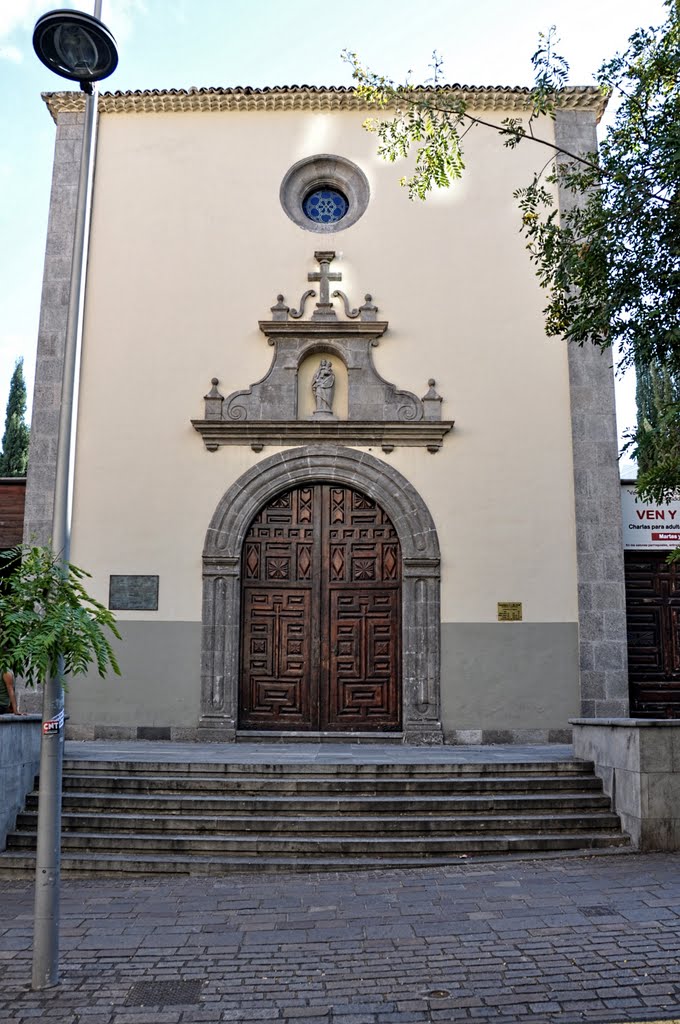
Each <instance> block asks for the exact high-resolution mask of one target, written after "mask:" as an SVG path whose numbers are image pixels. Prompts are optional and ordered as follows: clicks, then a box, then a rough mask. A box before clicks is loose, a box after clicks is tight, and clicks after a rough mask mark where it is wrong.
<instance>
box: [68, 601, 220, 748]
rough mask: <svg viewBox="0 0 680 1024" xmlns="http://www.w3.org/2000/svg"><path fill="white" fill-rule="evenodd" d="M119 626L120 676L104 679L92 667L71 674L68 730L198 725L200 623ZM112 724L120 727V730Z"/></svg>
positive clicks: (79, 734) (125, 732) (87, 732)
mask: <svg viewBox="0 0 680 1024" xmlns="http://www.w3.org/2000/svg"><path fill="white" fill-rule="evenodd" d="M118 628H119V630H120V633H121V635H122V637H123V642H122V643H118V642H117V643H116V655H117V657H118V661H119V663H120V668H121V672H122V676H121V677H120V678H119V677H118V676H115V675H113V674H111V675H108V676H107V677H106V679H100V678H99V676H98V675H97V674H96V673H94V674H90V675H88V676H83V677H81V678H79V679H72V680H70V682H69V688H68V692H67V694H66V711H67V714H68V715H69V716H70V722H69V724H68V725H67V727H66V736H67V737H71V738H73V739H79V738H88V739H89V738H95V737H96V738H99V737H100V736H101V738H104V736H106V737H110V738H116V737H117V736H118V737H120V738H123V737H127V736H129V735H135V733H136V730H137V727H142V728H155V729H158V728H167V727H172V726H175V727H189V728H194V729H195V727H196V725H197V724H198V717H199V715H200V710H201V623H200V622H153V621H151V622H150V621H145V622H141V621H137V622H119V623H118ZM95 727H100V729H99V732H97V729H96V728H95ZM111 727H122V728H121V730H120V732H118V733H117V732H116V731H115V729H114V730H113V731H111ZM130 727H132V728H133V729H134V730H135V733H133V734H131V733H130V731H129V730H130ZM93 729H94V730H95V731H94V732H93ZM149 738H154V737H153V736H150V737H149ZM155 738H163V737H159V736H157V737H155ZM167 738H168V739H169V738H170V737H169V736H168V737H167ZM173 738H176V739H179V738H180V737H179V736H178V735H176V736H173Z"/></svg>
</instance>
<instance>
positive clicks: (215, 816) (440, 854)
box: [0, 760, 629, 876]
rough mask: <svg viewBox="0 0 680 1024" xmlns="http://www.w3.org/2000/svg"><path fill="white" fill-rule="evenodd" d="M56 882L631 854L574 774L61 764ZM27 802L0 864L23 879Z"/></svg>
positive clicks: (30, 822) (594, 783) (33, 820)
mask: <svg viewBox="0 0 680 1024" xmlns="http://www.w3.org/2000/svg"><path fill="white" fill-rule="evenodd" d="M63 793H64V796H63V818H62V829H63V839H62V871H63V872H64V874H70V873H73V874H76V875H80V876H83V875H96V874H100V873H102V874H109V875H117V874H119V873H129V874H131V875H140V874H144V875H147V874H211V875H221V874H226V873H229V872H232V871H251V870H254V871H276V870H282V871H289V870H347V869H360V868H375V867H422V866H425V865H434V864H450V863H456V862H458V861H460V860H461V859H462V858H468V857H475V856H484V855H486V856H493V857H497V856H503V855H507V854H517V853H522V854H524V855H526V854H534V853H535V854H545V853H546V852H553V853H558V852H561V851H574V850H576V851H594V850H608V849H612V848H616V847H626V846H629V839H628V837H627V836H626V835H625V834H623V833H622V832H621V826H620V822H619V819H618V817H617V815H616V814H614V813H612V811H611V807H610V802H609V798H608V797H606V796H605V795H604V794H603V792H602V784H601V782H600V780H599V779H598V778H597V777H596V776H595V775H594V773H593V766H592V765H591V764H587V763H585V762H579V761H549V762H546V761H542V762H524V763H513V762H503V763H467V762H466V763H447V764H432V763H428V764H424V763H413V764H386V763H385V764H382V763H381V764H375V763H362V764H356V763H354V764H335V763H334V764H325V763H321V764H319V763H315V764H304V763H285V762H284V763H271V764H239V763H229V764H221V763H217V764H210V763H191V764H188V763H172V762H168V763H148V762H147V763H145V762H142V761H127V762H119V761H89V760H88V761H85V760H67V761H65V763H64V782H63ZM37 808H38V793H37V790H35V791H34V792H33V793H31V794H29V796H28V800H27V805H26V809H25V811H24V812H23V813H21V814H20V815H19V817H18V819H17V825H16V829H15V831H13V832H11V833H10V835H9V837H8V840H7V850H6V851H5V852H4V853H2V854H0V876H1V875H2V874H7V873H11V874H12V875H14V876H20V875H22V874H30V873H31V872H33V871H34V870H35V845H36V826H37Z"/></svg>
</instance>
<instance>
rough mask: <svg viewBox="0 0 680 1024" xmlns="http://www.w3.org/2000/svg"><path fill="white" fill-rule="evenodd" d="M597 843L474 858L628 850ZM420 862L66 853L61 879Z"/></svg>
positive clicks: (9, 865)
mask: <svg viewBox="0 0 680 1024" xmlns="http://www.w3.org/2000/svg"><path fill="white" fill-rule="evenodd" d="M599 838H600V837H596V836H593V835H588V836H584V837H570V842H569V844H566V845H565V843H564V840H563V839H562V838H560V843H559V845H558V846H555V847H552V848H543V849H540V850H539V849H535V848H533V847H529V848H520V847H519V846H518V845H516V844H514V843H513V841H512V837H510V839H509V841H508V846H507V848H506V849H505V850H500V851H495V852H494V851H488V852H486V853H481V854H478V855H477V856H478V858H479V859H480V860H482V861H484V860H498V859H499V858H502V859H505V858H507V857H519V858H522V857H524V858H526V857H531V858H532V859H540V858H542V857H553V856H555V855H558V856H560V857H569V856H580V855H581V854H583V853H584V852H587V854H588V856H591V857H592V856H597V855H599V854H606V855H607V856H611V855H612V854H617V853H626V852H627V850H626V846H627V845H628V844H627V842H626V840H625V838H622V837H619V841H618V842H617V843H614V844H612V842H611V839H610V837H606V838H605V841H604V842H600V841H597V840H599ZM471 856H472V855H471V854H469V853H457V854H453V853H451V854H449V855H448V856H443V857H435V856H433V857H428V858H427V861H426V865H427V867H439V866H441V867H445V866H446V865H449V864H465V863H466V861H467V860H468V859H469V858H471ZM423 866H424V863H423V858H422V857H421V856H418V857H390V859H389V861H388V862H386V861H385V859H384V858H381V857H375V856H365V857H356V856H355V857H318V858H316V857H315V858H309V857H262V856H258V855H256V856H252V855H243V856H231V857H219V858H218V857H200V856H192V857H191V858H187V857H186V856H184V855H181V856H174V855H170V854H168V855H166V856H164V857H163V858H162V860H159V859H158V858H157V857H154V856H145V855H144V854H139V853H135V854H133V855H131V856H126V855H124V854H120V853H110V854H106V853H102V852H97V853H96V854H87V853H83V852H77V853H69V852H65V853H64V854H63V856H62V858H61V869H62V872H63V873H64V875H67V876H71V877H75V878H91V877H96V876H98V875H105V876H111V877H119V876H120V875H125V874H127V875H128V876H133V877H134V876H142V877H149V876H153V875H161V876H162V875H187V876H188V875H214V876H222V875H229V874H246V873H247V874H252V873H257V874H260V873H262V872H265V873H271V872H292V871H299V872H312V871H321V872H325V871H371V870H373V871H375V870H380V871H384V870H385V868H386V867H389V868H390V869H399V868H402V869H409V868H422V867H423ZM35 867H36V865H35V854H34V853H31V852H25V851H15V850H8V851H6V852H5V853H1V854H0V877H2V876H3V875H5V876H10V877H12V878H33V877H34V876H35Z"/></svg>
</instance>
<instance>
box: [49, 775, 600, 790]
mask: <svg viewBox="0 0 680 1024" xmlns="http://www.w3.org/2000/svg"><path fill="white" fill-rule="evenodd" d="M63 789H64V792H65V793H66V792H69V791H70V790H74V789H77V790H79V791H82V790H88V791H90V792H105V791H109V790H112V791H114V792H117V793H121V792H130V793H134V792H146V793H149V792H154V793H182V792H184V793H186V792H191V793H228V792H236V793H239V794H243V793H309V792H313V793H337V794H339V795H342V796H344V795H346V794H351V793H381V794H389V793H420V794H426V793H443V792H445V793H464V792H468V793H469V792H475V793H483V792H495V791H497V790H502V791H504V792H508V793H509V792H518V793H522V792H533V793H535V792H538V791H551V792H565V791H568V792H573V791H574V790H576V789H577V790H579V791H581V790H593V791H597V790H598V789H601V782H600V780H599V779H598V778H596V777H595V776H587V775H586V776H582V777H577V778H570V777H569V776H564V777H563V776H559V775H557V776H552V775H548V774H545V773H544V774H541V775H535V776H525V775H519V776H515V775H512V776H509V777H508V776H504V775H482V776H480V775H473V776H466V777H457V776H454V777H451V776H448V775H444V774H441V773H439V774H438V775H435V776H427V777H425V778H421V779H416V778H411V777H408V776H399V777H397V776H394V777H389V778H379V777H374V778H356V777H354V776H351V775H345V774H342V775H329V776H319V777H315V776H311V775H305V776H301V777H296V776H294V775H290V776H286V777H283V778H279V777H276V776H272V777H271V778H269V777H268V778H263V777H261V776H255V775H240V776H238V777H230V776H224V775H223V776H215V775H200V776H199V775H196V776H194V775H177V776H174V777H172V776H163V775H152V774H150V775H141V774H134V775H124V774H96V773H95V774H87V775H83V774H76V773H75V772H68V773H65V774H64V778H63Z"/></svg>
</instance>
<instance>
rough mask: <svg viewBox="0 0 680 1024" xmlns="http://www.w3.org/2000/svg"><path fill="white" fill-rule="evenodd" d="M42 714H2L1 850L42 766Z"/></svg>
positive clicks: (0, 774) (0, 750)
mask: <svg viewBox="0 0 680 1024" xmlns="http://www.w3.org/2000/svg"><path fill="white" fill-rule="evenodd" d="M40 728H41V716H40V715H0V850H4V849H5V843H6V841H7V833H8V832H9V831H11V829H13V828H14V824H15V821H16V816H17V814H18V813H19V811H20V810H21V809H22V807H23V806H24V801H25V800H26V794H27V793H30V791H31V790H32V789H33V782H34V779H35V776H36V774H37V772H38V768H39V767H40Z"/></svg>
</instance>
